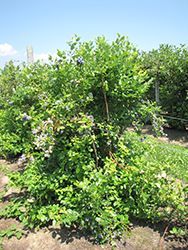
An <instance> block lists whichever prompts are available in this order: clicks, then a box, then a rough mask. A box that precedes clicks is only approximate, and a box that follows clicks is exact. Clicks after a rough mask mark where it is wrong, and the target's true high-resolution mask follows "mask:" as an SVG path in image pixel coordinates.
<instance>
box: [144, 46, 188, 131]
mask: <svg viewBox="0 0 188 250" xmlns="http://www.w3.org/2000/svg"><path fill="white" fill-rule="evenodd" d="M140 59H141V65H142V66H141V67H142V69H143V70H146V71H147V73H148V75H149V76H150V78H151V79H153V81H152V84H151V85H150V87H149V89H148V93H147V96H148V98H149V99H150V100H152V101H155V79H158V81H159V82H160V89H159V92H160V102H159V105H160V106H161V107H162V111H163V114H164V113H165V114H167V115H168V116H172V117H177V118H181V119H187V120H188V112H187V105H188V96H187V87H188V86H187V84H188V66H187V65H188V48H187V47H186V46H185V45H183V44H181V45H180V47H177V46H174V45H169V44H161V45H160V46H159V48H158V49H153V50H152V51H149V52H148V53H146V52H143V53H142V54H141V57H140ZM168 124H169V125H170V127H171V128H175V129H177V130H185V129H186V127H187V124H188V122H187V121H183V120H181V121H180V120H177V119H168Z"/></svg>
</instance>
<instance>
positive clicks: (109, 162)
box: [0, 34, 182, 247]
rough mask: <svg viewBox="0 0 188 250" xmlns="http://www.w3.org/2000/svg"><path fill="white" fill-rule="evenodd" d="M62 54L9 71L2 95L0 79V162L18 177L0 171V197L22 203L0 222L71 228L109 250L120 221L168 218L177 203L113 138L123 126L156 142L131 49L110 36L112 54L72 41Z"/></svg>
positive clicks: (162, 181)
mask: <svg viewBox="0 0 188 250" xmlns="http://www.w3.org/2000/svg"><path fill="white" fill-rule="evenodd" d="M68 44H69V46H70V50H69V51H68V52H66V51H63V52H60V51H58V56H59V58H58V59H56V60H55V62H53V61H52V58H51V57H50V58H49V59H50V63H49V64H45V65H43V64H40V62H38V63H36V64H35V65H34V66H30V67H25V66H23V67H22V68H20V69H19V70H17V69H15V68H13V69H12V70H14V71H16V73H15V74H16V75H17V84H16V86H14V87H12V90H11V91H9V92H7V89H6V76H4V75H3V74H4V72H2V76H3V77H2V79H4V80H3V82H2V84H3V86H4V88H5V93H6V94H4V95H2V97H1V98H2V109H1V117H0V121H1V123H0V124H1V125H0V126H1V133H0V145H1V149H0V153H1V154H2V155H5V156H7V155H16V156H17V157H19V159H18V162H19V164H20V165H21V166H23V167H24V171H15V172H11V171H10V170H9V169H7V168H2V169H3V171H5V172H6V174H7V176H8V177H9V179H10V184H9V185H8V186H7V187H6V189H7V188H9V187H15V188H18V187H19V188H20V190H21V193H22V196H21V197H19V198H16V199H15V200H14V201H13V202H12V204H10V205H9V206H8V207H5V208H4V210H3V211H2V212H1V213H0V215H1V216H5V217H10V216H14V217H16V218H18V219H19V220H20V221H21V223H22V224H23V225H25V226H28V227H30V228H33V227H34V226H35V225H37V226H38V227H39V226H41V225H43V224H45V223H47V222H48V223H52V224H53V225H56V224H57V222H60V223H61V225H62V226H67V227H69V226H71V225H72V224H73V223H74V224H76V225H77V226H81V227H82V228H83V230H89V231H90V232H91V234H92V235H93V236H94V237H95V239H96V241H95V242H96V243H98V242H100V243H105V242H106V241H109V242H110V244H111V245H112V246H113V247H114V246H115V244H116V243H115V239H119V238H120V236H121V232H122V230H125V229H127V228H128V225H129V214H130V213H131V214H133V215H134V216H136V217H138V218H150V219H151V220H152V221H157V220H160V219H163V218H165V217H167V218H172V216H173V215H174V214H175V213H176V212H177V207H178V204H180V202H181V201H182V196H181V195H180V194H179V195H177V194H176V191H177V190H175V189H174V186H173V185H172V183H173V180H172V181H169V180H167V178H163V177H160V176H161V171H165V167H163V168H162V167H161V166H154V165H152V164H151V163H150V162H146V161H145V160H144V159H143V157H142V152H134V150H133V147H132V145H131V144H130V143H129V141H128V140H126V139H125V138H124V137H123V134H124V133H125V131H126V127H127V126H130V125H133V126H134V127H135V130H136V131H137V132H138V133H139V131H140V129H141V126H142V125H143V124H144V122H145V121H146V120H150V121H151V122H152V124H153V128H154V131H155V133H156V135H158V134H159V133H162V127H161V124H162V119H159V118H157V117H156V115H155V113H156V111H159V108H158V107H155V105H154V104H152V103H151V102H150V101H149V100H147V99H145V93H146V91H147V90H148V88H149V86H150V81H149V80H148V76H147V75H146V73H145V72H144V71H142V70H141V68H140V66H139V64H138V63H137V62H138V60H137V58H138V52H137V50H136V47H135V46H133V45H132V44H130V42H129V40H128V39H126V38H125V37H120V35H119V34H118V37H117V39H116V40H115V41H114V42H113V43H112V44H109V43H108V42H107V41H106V40H105V38H104V37H98V38H96V40H95V43H94V42H92V41H90V42H83V43H81V42H80V38H79V37H77V36H75V37H73V39H72V41H71V42H69V43H68ZM11 67H12V65H11ZM7 93H9V95H8V94H7ZM3 96H6V98H8V100H7V99H4V98H3ZM169 182H170V185H169ZM178 190H181V186H179V187H178ZM5 191H6V190H5ZM161 207H162V208H165V207H168V208H169V209H170V211H171V213H169V210H168V212H166V210H165V209H162V211H161V209H160V208H161Z"/></svg>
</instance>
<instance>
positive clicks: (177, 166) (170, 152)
mask: <svg viewBox="0 0 188 250" xmlns="http://www.w3.org/2000/svg"><path fill="white" fill-rule="evenodd" d="M125 137H126V138H128V140H129V141H130V143H131V144H132V147H133V150H134V151H135V152H142V153H143V157H144V158H145V159H146V161H148V162H151V163H152V164H157V165H159V166H160V165H161V166H168V172H167V174H168V175H170V176H172V177H174V178H176V179H180V180H182V181H183V182H187V183H188V179H186V178H185V173H186V172H188V149H187V148H185V147H183V146H180V145H175V144H169V143H165V142H159V140H158V139H157V138H151V137H149V136H145V135H144V137H145V139H144V141H143V139H142V138H143V135H142V136H138V135H137V134H136V133H130V132H126V133H125ZM141 140H142V141H141Z"/></svg>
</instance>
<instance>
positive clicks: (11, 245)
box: [0, 125, 188, 250]
mask: <svg viewBox="0 0 188 250" xmlns="http://www.w3.org/2000/svg"><path fill="white" fill-rule="evenodd" d="M130 131H131V129H130ZM143 133H144V134H147V135H149V136H151V137H152V132H151V126H150V125H146V126H145V127H144V129H143ZM165 133H167V134H168V137H166V138H162V137H161V138H159V140H161V141H166V142H167V143H175V144H179V145H182V146H184V147H188V132H187V131H185V132H180V131H175V130H171V129H168V128H166V129H165ZM1 165H6V166H8V167H9V168H10V169H11V170H12V171H13V170H17V169H19V166H18V164H17V162H16V161H13V160H12V161H11V160H10V161H5V160H4V159H2V158H0V166H1ZM8 181H9V180H8V177H6V176H5V175H3V173H2V172H0V193H1V192H2V191H3V188H4V186H5V185H6V184H8ZM17 195H19V190H16V189H10V190H9V191H8V193H6V194H5V195H4V197H3V202H1V203H0V210H1V209H2V208H3V206H4V205H5V204H8V203H9V201H10V200H11V199H13V198H14V197H15V196H17ZM130 221H131V230H130V231H131V232H130V236H128V234H127V233H126V232H125V233H124V234H123V237H122V239H121V241H120V242H118V244H119V246H118V247H117V248H116V249H118V250H123V249H127V250H136V249H137V250H138V249H139V250H164V249H166V250H168V249H169V250H171V249H172V250H180V249H181V250H186V249H188V241H187V238H183V237H179V238H178V237H175V236H174V235H171V234H170V233H169V230H170V229H172V228H173V226H176V224H175V221H174V223H171V224H170V225H169V227H168V230H167V231H166V233H165V234H164V232H165V230H166V228H167V226H168V221H166V222H163V223H158V224H152V223H150V222H148V221H140V220H136V219H135V218H130ZM12 224H15V225H16V226H17V228H18V229H22V226H21V225H20V223H19V221H18V220H16V219H12V218H9V219H6V220H4V219H1V220H0V232H1V230H5V229H10V227H11V225H12ZM163 235H164V237H163ZM0 249H1V246H0ZM2 249H3V250H8V249H15V250H29V249H33V250H41V249H45V250H59V249H64V250H77V249H80V250H81V249H83V250H86V249H87V250H100V249H108V250H110V249H111V246H110V245H108V246H106V247H102V246H100V245H94V244H93V241H92V239H90V237H89V235H87V234H83V232H82V231H81V230H80V229H79V228H76V227H71V228H60V226H59V225H57V226H56V227H53V226H46V227H44V228H41V229H39V230H38V231H37V230H36V229H33V230H28V231H25V234H24V235H23V236H22V238H21V239H20V240H18V239H17V238H16V237H15V236H13V237H10V238H4V240H3V242H2Z"/></svg>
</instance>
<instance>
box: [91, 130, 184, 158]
mask: <svg viewBox="0 0 188 250" xmlns="http://www.w3.org/2000/svg"><path fill="white" fill-rule="evenodd" d="M93 128H94V129H99V130H102V131H104V132H108V133H112V134H115V135H117V136H121V137H124V138H126V139H129V140H135V141H139V142H144V143H147V144H150V145H152V146H156V147H159V148H164V149H167V150H169V151H173V152H177V153H181V154H185V155H188V153H185V152H182V151H178V150H176V149H172V148H167V147H164V146H161V145H159V144H153V143H151V142H147V141H145V138H144V137H142V138H141V139H138V138H135V137H128V136H126V135H123V134H118V133H115V132H113V131H110V130H106V129H102V128H98V127H93Z"/></svg>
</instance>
